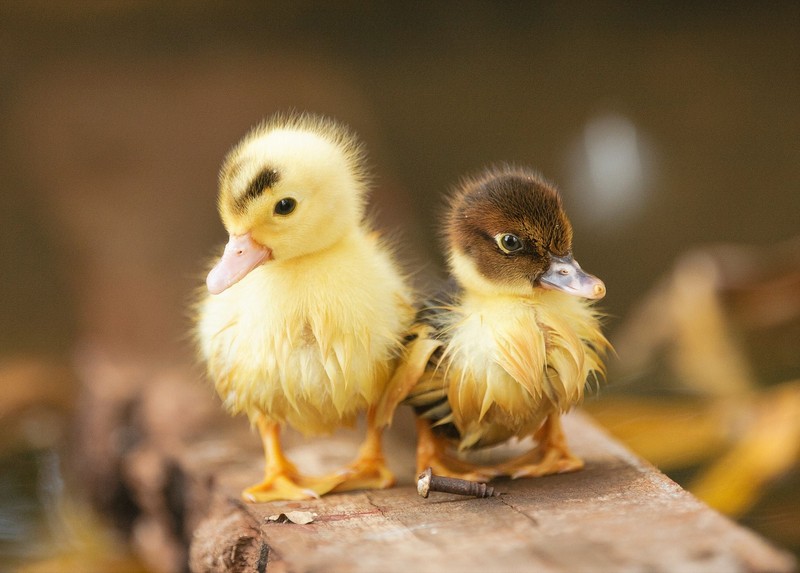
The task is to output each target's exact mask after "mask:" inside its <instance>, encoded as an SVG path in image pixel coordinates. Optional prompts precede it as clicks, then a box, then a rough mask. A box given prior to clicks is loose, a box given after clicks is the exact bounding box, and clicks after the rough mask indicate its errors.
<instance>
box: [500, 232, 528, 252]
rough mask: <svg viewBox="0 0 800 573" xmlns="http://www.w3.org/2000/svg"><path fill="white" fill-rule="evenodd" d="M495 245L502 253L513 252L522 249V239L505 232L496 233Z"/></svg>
mask: <svg viewBox="0 0 800 573" xmlns="http://www.w3.org/2000/svg"><path fill="white" fill-rule="evenodd" d="M496 240H497V246H498V247H500V250H502V251H503V252H504V253H515V252H517V251H519V250H521V249H522V241H520V239H519V237H517V236H516V235H512V234H511V233H505V234H503V235H497V237H496Z"/></svg>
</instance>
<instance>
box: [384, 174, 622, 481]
mask: <svg viewBox="0 0 800 573" xmlns="http://www.w3.org/2000/svg"><path fill="white" fill-rule="evenodd" d="M445 236H446V241H447V247H448V251H449V265H450V268H451V271H452V275H453V277H454V279H455V282H456V283H457V287H458V289H457V292H455V293H450V294H449V295H446V296H443V297H440V298H439V299H438V300H436V301H432V302H429V303H426V304H425V305H424V306H423V308H422V309H421V310H420V312H419V313H418V314H417V318H416V322H415V325H414V327H413V329H412V333H413V334H412V336H411V337H409V338H411V342H410V343H409V347H408V353H407V359H406V360H405V362H404V364H403V365H402V366H401V367H399V368H398V370H397V374H396V376H395V377H394V379H393V381H392V384H391V388H390V389H389V390H388V391H387V394H386V398H385V401H384V404H383V405H382V408H384V409H386V411H391V410H392V409H393V408H394V405H395V404H396V403H398V402H399V401H401V400H402V399H403V398H404V397H405V398H406V402H407V403H409V404H411V405H412V406H413V407H414V409H415V411H416V414H417V430H418V446H417V466H418V468H417V469H418V471H423V470H424V469H425V468H426V467H428V466H430V467H432V468H433V471H434V472H436V473H438V474H441V475H446V476H452V477H461V478H465V479H480V480H482V479H489V478H491V477H493V476H497V475H510V476H512V477H521V476H540V475H545V474H550V473H556V472H567V471H573V470H576V469H579V468H581V467H582V465H583V464H582V461H581V460H579V459H577V458H576V457H574V456H573V455H572V454H571V453H570V451H569V449H568V447H567V443H566V439H565V437H564V434H563V432H562V429H561V423H560V415H561V414H562V413H563V412H566V411H567V410H569V409H570V407H572V406H573V405H575V404H576V403H578V402H579V401H580V400H581V399H582V397H583V392H584V386H585V385H586V384H587V381H589V380H592V379H594V378H596V376H597V375H602V373H603V372H604V366H603V363H602V358H603V355H604V354H605V352H606V351H607V349H608V348H609V343H608V341H607V340H606V338H605V337H604V336H603V334H602V332H601V329H600V323H599V317H598V313H597V312H596V311H595V310H594V309H593V307H592V302H591V301H592V300H594V299H600V298H602V297H603V296H604V295H605V286H604V285H603V283H602V281H600V280H599V279H598V278H596V277H594V276H592V275H589V274H587V273H585V272H584V271H583V270H581V268H580V266H579V265H578V263H577V261H575V260H574V259H573V257H572V225H571V224H570V222H569V219H567V216H566V214H565V213H564V209H563V207H562V204H561V198H560V197H559V194H558V192H557V191H556V189H555V188H554V187H553V186H552V185H551V184H549V183H548V182H546V181H545V180H544V179H543V178H542V177H541V176H540V175H539V174H538V173H536V172H534V171H530V170H528V169H521V168H513V167H495V168H491V169H488V170H486V171H485V172H484V173H482V174H481V175H479V176H478V177H475V178H471V179H467V180H465V181H463V182H462V184H461V185H460V186H459V188H458V189H457V190H456V192H455V194H454V195H453V197H452V201H451V203H450V207H449V213H448V216H447V224H446V229H445ZM527 436H533V437H535V439H536V442H537V446H536V447H535V448H534V449H533V450H532V451H530V452H527V453H525V454H523V455H521V456H519V457H517V458H515V459H512V460H510V461H508V462H506V463H502V464H499V465H494V466H479V465H476V464H474V463H468V462H467V461H466V460H464V459H463V458H462V457H460V456H459V455H458V453H459V452H464V451H468V450H474V449H477V448H483V447H487V446H492V445H495V444H499V443H502V442H505V441H506V440H509V439H510V438H515V437H516V438H524V437H527ZM453 450H456V451H453Z"/></svg>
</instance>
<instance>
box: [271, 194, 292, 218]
mask: <svg viewBox="0 0 800 573" xmlns="http://www.w3.org/2000/svg"><path fill="white" fill-rule="evenodd" d="M295 207H297V201H295V200H294V199H292V198H291V197H285V198H283V199H281V200H280V201H278V202H277V203H275V214H276V215H288V214H289V213H291V212H292V211H294V208H295Z"/></svg>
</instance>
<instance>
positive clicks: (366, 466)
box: [333, 407, 395, 491]
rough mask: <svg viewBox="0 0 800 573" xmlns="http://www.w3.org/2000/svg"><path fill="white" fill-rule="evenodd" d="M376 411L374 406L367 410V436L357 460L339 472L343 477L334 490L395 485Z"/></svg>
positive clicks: (381, 427) (380, 487) (379, 487)
mask: <svg viewBox="0 0 800 573" xmlns="http://www.w3.org/2000/svg"><path fill="white" fill-rule="evenodd" d="M375 411H376V409H375V408H374V407H373V408H370V409H369V410H368V411H367V437H366V439H365V440H364V443H362V444H361V447H360V448H359V450H358V456H357V457H356V459H355V461H354V462H353V463H351V464H350V465H349V466H348V467H347V468H346V469H345V470H344V472H343V473H340V474H339V475H340V477H342V478H343V479H340V481H341V483H339V484H338V485H337V486H336V487H335V488H334V490H333V491H352V490H354V489H385V488H387V487H391V486H393V485H394V483H395V479H394V474H393V473H392V472H391V471H390V470H389V468H388V466H387V465H386V460H385V458H384V457H383V446H382V442H381V440H382V437H383V426H379V425H378V424H376V423H375Z"/></svg>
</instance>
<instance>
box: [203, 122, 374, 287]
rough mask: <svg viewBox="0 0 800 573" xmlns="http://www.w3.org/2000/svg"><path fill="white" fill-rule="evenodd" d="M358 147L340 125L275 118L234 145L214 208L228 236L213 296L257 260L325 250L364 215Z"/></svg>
mask: <svg viewBox="0 0 800 573" xmlns="http://www.w3.org/2000/svg"><path fill="white" fill-rule="evenodd" d="M363 156H364V154H363V150H362V147H361V145H360V144H359V142H358V140H357V139H356V138H355V136H354V135H352V134H351V133H350V132H349V131H348V130H347V129H346V128H345V127H343V126H342V125H340V124H337V123H336V122H334V121H332V120H329V119H326V118H323V117H319V116H315V115H308V114H303V115H297V114H292V115H278V116H275V117H273V118H271V119H269V120H267V121H265V122H264V123H262V124H260V125H258V126H256V127H255V128H254V129H253V130H252V131H251V132H250V133H249V134H247V135H246V136H245V137H244V139H242V141H241V142H239V144H238V145H236V147H234V148H233V149H232V150H231V152H230V153H229V154H228V156H227V157H226V158H225V161H224V163H223V165H222V169H221V171H220V184H219V197H218V208H219V213H220V216H221V217H222V222H223V224H224V225H225V229H226V230H227V231H228V233H229V234H230V240H229V241H228V244H227V245H226V247H225V252H224V254H223V256H222V258H221V259H220V261H219V262H218V263H217V265H216V266H215V267H214V268H213V269H212V270H211V272H210V273H209V275H208V279H207V281H206V284H207V286H208V290H209V291H210V292H211V293H212V294H218V293H220V292H222V291H224V290H225V289H227V288H228V287H230V286H231V285H233V284H235V283H237V282H238V281H240V280H241V279H242V278H244V277H245V276H246V275H247V273H249V272H250V271H252V270H253V269H254V268H256V267H257V266H259V265H261V264H265V263H268V262H269V261H273V260H276V261H278V260H281V261H285V260H288V259H292V258H294V257H301V256H303V255H307V254H310V253H314V252H318V251H322V250H324V249H326V248H328V247H330V246H332V245H334V244H335V243H336V242H338V241H339V240H340V239H341V238H342V237H344V236H345V234H347V233H348V231H350V230H352V229H354V228H356V227H357V226H358V225H359V224H360V222H361V219H362V217H363V212H364V202H365V195H366V188H367V186H366V181H365V179H366V176H365V169H364V165H363Z"/></svg>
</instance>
